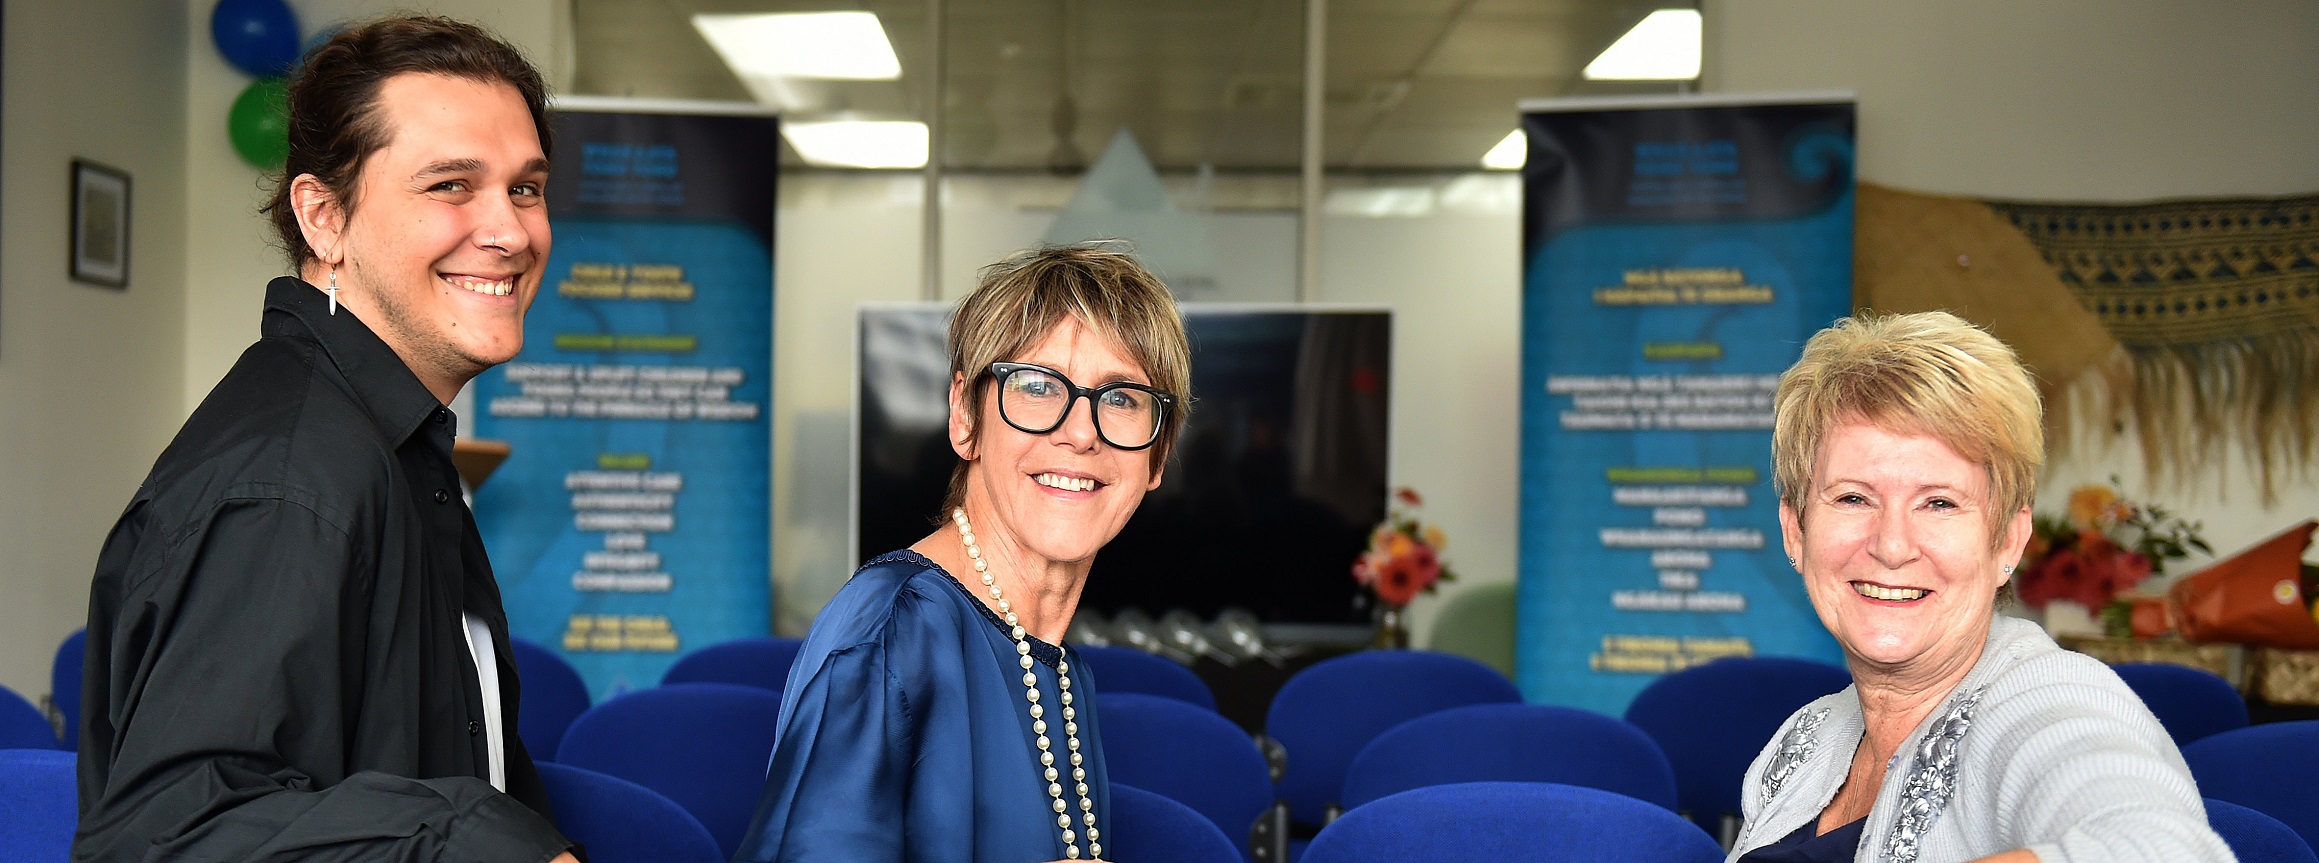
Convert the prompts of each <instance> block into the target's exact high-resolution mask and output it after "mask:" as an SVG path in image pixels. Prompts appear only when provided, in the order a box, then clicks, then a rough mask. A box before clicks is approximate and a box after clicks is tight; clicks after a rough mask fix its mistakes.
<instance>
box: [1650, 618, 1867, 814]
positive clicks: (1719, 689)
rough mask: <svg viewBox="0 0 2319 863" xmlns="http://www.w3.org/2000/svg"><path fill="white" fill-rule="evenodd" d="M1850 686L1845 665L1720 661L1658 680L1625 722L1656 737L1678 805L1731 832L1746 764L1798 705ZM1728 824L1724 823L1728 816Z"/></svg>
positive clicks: (1747, 659)
mask: <svg viewBox="0 0 2319 863" xmlns="http://www.w3.org/2000/svg"><path fill="white" fill-rule="evenodd" d="M1850 685H1852V674H1851V672H1848V671H1845V670H1844V669H1843V667H1841V666H1836V665H1830V664H1828V663H1825V662H1814V661H1811V660H1808V659H1789V658H1785V657H1772V656H1758V657H1733V658H1729V659H1718V660H1716V661H1714V662H1710V663H1707V664H1705V665H1697V666H1692V667H1690V668H1686V669H1683V670H1682V671H1678V672H1675V673H1673V674H1669V675H1666V676H1663V677H1660V678H1659V679H1657V680H1654V681H1651V684H1650V685H1649V686H1646V687H1644V688H1643V691H1642V692H1641V693H1640V694H1638V695H1636V696H1635V700H1634V701H1633V702H1632V703H1630V704H1628V705H1627V712H1626V720H1627V721H1628V722H1632V723H1634V725H1635V727H1637V728H1640V729H1642V730H1643V733H1644V734H1648V735H1650V736H1651V739H1652V740H1655V741H1658V743H1659V751H1661V752H1664V753H1666V754H1667V763H1668V764H1669V765H1670V766H1672V767H1674V768H1675V807H1676V809H1677V811H1681V812H1685V813H1688V814H1689V815H1690V816H1691V819H1692V820H1693V821H1696V822H1698V823H1699V825H1700V826H1702V827H1706V828H1707V829H1709V830H1714V831H1718V832H1719V833H1728V832H1730V831H1733V830H1736V828H1737V826H1738V820H1737V819H1738V818H1739V785H1740V783H1741V782H1742V781H1744V778H1745V777H1746V775H1747V765H1748V764H1749V763H1751V762H1753V761H1754V760H1755V756H1756V754H1757V753H1759V752H1762V751H1763V747H1764V744H1767V743H1770V742H1771V738H1772V735H1774V734H1777V733H1779V727H1780V723H1782V722H1786V721H1787V719H1788V716H1790V715H1792V714H1794V713H1795V712H1796V708H1799V707H1802V706H1804V705H1806V704H1809V703H1811V701H1812V699H1815V698H1818V697H1820V696H1822V695H1826V694H1828V693H1831V692H1835V691H1838V690H1841V689H1843V688H1844V687H1847V686H1850ZM1727 820H1728V821H1729V823H1728V824H1726V823H1725V822H1726V821H1727Z"/></svg>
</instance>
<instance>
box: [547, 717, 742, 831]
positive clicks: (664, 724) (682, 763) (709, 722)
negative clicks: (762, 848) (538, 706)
mask: <svg viewBox="0 0 2319 863" xmlns="http://www.w3.org/2000/svg"><path fill="white" fill-rule="evenodd" d="M780 718H781V696H779V695H776V694H774V693H771V692H766V691H765V690H762V689H758V688H756V687H754V686H739V685H735V684H730V683H679V684H675V685H672V686H659V687H654V688H651V689H641V690H637V691H635V692H631V693H628V694H627V695H623V696H620V697H618V698H614V699H612V700H610V701H606V702H604V703H602V704H599V705H596V706H595V707H591V708H589V709H588V712H586V713H582V714H580V718H579V719H576V720H573V721H572V727H571V728H570V729H569V730H567V731H565V732H564V743H563V746H562V747H561V748H559V749H557V750H556V761H557V762H559V763H563V764H569V765H571V766H573V767H578V768H581V769H584V770H593V771H596V772H598V773H605V774H610V775H612V776H618V777H620V778H622V779H626V780H628V781H630V782H634V783H636V784H638V785H642V786H644V787H646V788H650V789H652V790H654V791H657V792H659V793H660V794H661V795H662V796H664V797H667V798H668V799H670V800H673V801H676V805H678V806H682V807H684V810H685V811H686V812H690V813H692V815H693V817H694V818H698V819H700V822H701V826H702V827H706V828H708V831H709V835H710V836H711V837H713V838H715V839H716V840H717V847H718V848H719V849H721V850H722V852H723V853H724V855H725V856H726V857H727V858H730V857H732V855H733V852H734V850H735V849H736V848H738V847H739V846H740V843H741V834H742V833H743V832H744V831H746V830H748V828H749V816H750V815H752V814H754V813H755V811H756V808H757V795H758V794H759V793H761V792H763V791H764V788H765V765H766V763H767V762H769V761H771V760H772V757H773V735H774V731H775V723H777V722H779V721H780Z"/></svg>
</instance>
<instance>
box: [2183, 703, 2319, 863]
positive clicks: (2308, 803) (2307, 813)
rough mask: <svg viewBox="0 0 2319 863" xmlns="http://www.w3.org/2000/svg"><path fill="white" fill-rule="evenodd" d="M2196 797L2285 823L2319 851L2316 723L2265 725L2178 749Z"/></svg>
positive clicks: (2318, 728)
mask: <svg viewBox="0 0 2319 863" xmlns="http://www.w3.org/2000/svg"><path fill="white" fill-rule="evenodd" d="M2182 760H2183V761H2184V762H2186V763H2188V764H2189V765H2190V775H2191V776H2192V777H2194V778H2196V779H2197V780H2198V793H2200V794H2204V795H2206V796H2208V797H2211V798H2214V799H2216V800H2223V801H2228V802H2231V803H2236V804H2238V805H2240V806H2244V807H2246V808H2248V809H2253V810H2255V811H2257V812H2261V813H2263V814H2265V815H2268V816H2271V817H2272V818H2276V819H2278V820H2279V821H2281V822H2284V823H2285V824H2286V825H2287V826H2288V827H2290V828H2293V829H2294V831H2295V833H2296V834H2298V835H2300V836H2302V837H2303V842H2304V844H2306V845H2311V846H2313V847H2319V781H2315V780H2314V777H2319V720H2303V721H2299V722H2270V723H2265V724H2262V725H2250V726H2247V727H2245V728H2241V729H2238V730H2236V731H2225V732H2222V733H2220V734H2215V735H2212V736H2209V737H2207V738H2205V739H2203V740H2199V741H2198V742H2196V743H2192V744H2190V745H2188V746H2185V747H2182Z"/></svg>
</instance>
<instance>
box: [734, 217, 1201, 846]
mask: <svg viewBox="0 0 2319 863" xmlns="http://www.w3.org/2000/svg"><path fill="white" fill-rule="evenodd" d="M1190 366H1191V350H1190V346H1189V344H1188V343H1187V341H1186V339H1185V337H1184V329H1183V321H1182V319H1181V318H1180V317H1179V316H1178V314H1177V311H1176V306H1175V301H1174V299H1173V298H1172V297H1171V296H1170V295H1169V293H1168V290H1167V287H1166V286H1165V285H1162V284H1161V283H1160V281H1159V279H1157V278H1156V277H1154V276H1152V275H1151V273H1149V272H1147V271H1145V270H1144V269H1143V268H1142V267H1141V266H1139V265H1137V264H1136V262H1135V261H1134V260H1133V259H1132V258H1129V257H1128V256H1126V255H1124V254H1121V253H1118V252H1114V251H1110V250H1106V249H1102V248H1096V247H1088V246H1074V247H1067V248H1056V249H1045V250H1041V251H1038V252H1031V253H1024V254H1021V255H1017V256H1015V257H1012V258H1009V259H1008V260H1006V261H1003V262H1001V263H999V264H997V265H994V266H992V267H990V268H988V269H986V270H984V271H983V276H982V282H981V284H980V286H978V287H977V288H976V289H975V291H974V293H973V294H971V295H969V296H968V297H967V298H966V300H965V301H964V302H963V303H961V304H960V305H959V308H958V311H957V313H956V314H955V315H953V316H952V319H951V323H950V371H951V384H950V423H949V433H950V443H951V447H952V449H953V450H955V451H956V452H957V453H958V456H959V464H958V467H957V469H956V470H955V471H953V473H952V475H951V481H950V492H949V496H948V500H947V501H945V503H944V505H943V508H942V512H941V514H940V516H939V518H938V524H939V527H937V528H936V529H935V531H934V532H933V533H932V534H931V535H929V536H927V537H926V538H925V539H922V540H920V541H918V542H917V543H916V544H914V545H912V546H911V547H910V548H908V549H905V550H902V551H897V552H893V553H890V554H885V555H881V556H879V557H877V558H874V559H872V560H871V561H869V562H868V563H866V564H864V565H863V566H862V568H861V570H860V571H858V572H856V573H855V574H854V577H853V578H852V580H850V581H848V582H847V583H846V586H845V587H844V588H843V589H842V590H840V591H839V592H838V594H837V596H836V597H835V598H833V599H831V600H830V603H829V604H828V605H827V606H824V607H823V608H822V611H821V613H820V614H819V615H818V616H817V617H816V618H815V620H814V624H813V630H812V632H810V633H809V634H807V636H806V639H805V645H804V647H803V648H802V649H801V650H800V651H799V654H798V658H797V662H796V664H795V665H794V666H793V667H792V670H791V673H790V678H789V680H790V682H789V687H788V691H787V692H785V693H784V694H783V698H784V700H783V703H782V709H781V729H780V733H779V736H778V738H777V741H776V743H775V745H774V750H773V759H772V764H771V766H770V769H769V771H768V773H767V776H766V779H765V791H764V796H763V798H762V799H761V800H760V801H759V803H758V810H757V816H756V818H755V820H754V822H753V823H752V824H751V826H750V830H749V836H748V838H747V839H746V840H745V841H744V842H743V843H742V848H741V853H740V855H739V856H738V857H737V858H736V859H738V860H743V861H776V860H781V861H789V860H848V861H958V863H966V861H977V863H1034V861H1045V860H1058V859H1081V860H1084V859H1097V858H1100V859H1112V855H1113V849H1112V848H1111V839H1112V837H1111V836H1110V835H1109V831H1110V828H1111V820H1110V819H1111V813H1110V794H1109V787H1108V784H1107V782H1106V776H1105V772H1104V769H1103V757H1102V746H1101V744H1100V742H1099V738H1100V735H1099V732H1098V721H1097V717H1096V716H1095V712H1094V708H1095V704H1094V701H1095V699H1094V691H1095V681H1094V680H1093V679H1091V676H1090V675H1089V673H1088V671H1087V669H1085V668H1083V667H1081V666H1080V665H1079V664H1078V662H1077V661H1076V660H1077V658H1078V655H1077V653H1076V652H1075V651H1073V650H1071V649H1070V648H1069V647H1068V646H1066V645H1064V644H1063V643H1062V638H1063V633H1064V632H1065V631H1066V630H1068V629H1069V628H1070V625H1071V617H1072V615H1073V613H1074V612H1075V611H1076V610H1077V608H1078V604H1079V594H1080V590H1081V589H1082V588H1083V587H1084V586H1085V585H1086V581H1087V573H1088V570H1089V569H1090V568H1091V567H1092V566H1093V564H1094V561H1095V554H1096V552H1097V551H1098V550H1100V549H1101V548H1102V547H1103V546H1104V544H1106V543H1108V542H1110V541H1111V539H1112V537H1114V536H1116V535H1118V533H1119V531H1120V528H1122V527H1124V526H1125V525H1126V524H1127V519H1128V517H1129V516H1131V515H1133V514H1134V513H1135V509H1136V507H1137V505H1139V504H1140V503H1141V502H1142V501H1143V496H1144V495H1145V494H1146V493H1147V492H1150V491H1151V490H1152V489H1155V488H1158V487H1159V483H1160V474H1161V469H1162V468H1163V467H1164V466H1165V465H1166V463H1167V457H1168V451H1169V449H1170V448H1172V447H1173V446H1174V444H1175V440H1176V438H1177V436H1178V435H1179V433H1180V432H1181V430H1182V428H1183V422H1184V415H1185V413H1186V408H1187V407H1188V405H1189V395H1188V393H1187V392H1186V391H1187V389H1188V387H1189V384H1190V376H1191V371H1190ZM994 415H995V417H996V418H997V419H998V420H999V421H998V422H989V421H988V420H989V419H990V418H992V417H993V416H994ZM1131 841H1132V840H1131ZM1127 851H1128V854H1129V856H1130V857H1131V859H1132V855H1133V852H1134V849H1133V848H1132V847H1129V848H1128V849H1127Z"/></svg>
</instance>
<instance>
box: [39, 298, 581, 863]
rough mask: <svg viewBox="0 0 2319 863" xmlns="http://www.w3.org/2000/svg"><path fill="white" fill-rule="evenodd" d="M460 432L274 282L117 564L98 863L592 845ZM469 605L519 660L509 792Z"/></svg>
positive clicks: (510, 855)
mask: <svg viewBox="0 0 2319 863" xmlns="http://www.w3.org/2000/svg"><path fill="white" fill-rule="evenodd" d="M430 420H432V421H430ZM456 428H457V423H456V422H455V420H454V418H453V417H452V415H451V412H450V411H449V410H448V409H447V408H445V407H443V405H442V404H441V403H440V402H438V401H437V400H436V399H435V397H434V395H433V394H431V393H429V392H428V391H427V389H426V387H425V386H423V385H421V384H420V382H419V380H418V378H417V376H415V375H413V374H412V373H411V370H410V368H409V367H408V366H406V365H404V364H403V362H402V359H401V358H400V357H399V356H397V355H396V354H395V353H394V351H393V350H392V349H391V348H389V347H388V346H387V344H386V343H385V342H383V341H381V340H380V339H379V338H378V336H377V335H375V334H374V333H373V332H372V331H371V330H370V328H368V327H366V326H364V324H363V322H362V321H360V320H358V319H356V317H355V316H354V315H353V314H352V313H350V312H349V311H347V310H346V309H343V308H342V309H340V310H339V311H338V314H336V315H332V314H329V313H327V312H326V311H325V300H324V297H323V295H322V293H321V292H320V291H317V290H315V289H314V288H313V287H312V286H310V285H307V284H306V283H304V282H301V281H299V280H297V279H291V278H282V279H276V280H274V282H273V283H272V284H270V285H268V286H267V288H266V309H265V317H264V319H263V326H262V337H261V338H260V339H259V341H258V343H257V344H255V345H252V346H251V347H250V349H249V350H248V351H246V352H244V353H243V354H242V357H241V359H240V361H239V362H237V363H235V364H234V367H233V370H232V371H230V372H228V373H227V374H226V376H225V378H224V380H222V381H220V382H219V383H218V385H217V388H216V389H214V390H212V391H211V392H210V394H209V397H208V398H206V399H204V400H203V401H202V403H201V406H200V407H199V408H197V409H195V410H194V412H193V416H192V417H191V418H190V419H188V420H187V421H186V423H185V427H184V429H183V430H181V431H179V432H178V435H177V438H176V439H175V440H174V441H172V442H171V443H170V445H169V448H168V449H167V450H165V451H163V452H162V454H161V457H160V459H159V460H158V461H156V462H155V463H154V465H153V471H152V473H151V474H150V475H148V476H147V478H146V480H145V483H144V485H143V487H141V488H139V489H138V491H137V496H136V498H135V499H134V500H132V501H130V503H129V506H128V509H127V510H126V511H124V512H123V513H122V514H121V519H120V521H119V522H118V523H117V524H116V525H115V526H114V528H113V532H112V534H111V536H109V537H108V538H107V539H106V541H105V546H104V550H103V552H102V554H101V555H100V557H99V558H98V562H97V573H96V581H95V584H94V586H93V588H92V590H91V596H90V601H89V628H88V633H89V635H88V651H89V652H88V661H87V670H86V673H85V676H84V696H83V709H82V719H81V749H80V830H79V834H78V836H77V837H76V839H75V841H74V844H73V859H74V860H76V861H129V860H145V859H156V858H158V859H171V860H176V859H187V860H221V861H222V860H235V861H273V860H280V861H289V860H300V861H356V860H434V859H444V860H461V861H467V860H482V861H507V863H539V861H546V860H548V859H549V858H551V857H554V856H555V855H556V854H557V853H559V852H561V851H562V850H564V849H565V848H567V847H569V846H570V844H571V843H569V842H567V841H565V839H564V838H563V837H562V836H561V835H560V834H558V833H557V832H556V829H555V827H554V826H553V825H552V823H551V820H550V818H549V813H548V805H547V795H546V793H545V791H544V789H543V788H542V787H541V785H540V780H539V774H538V772H537V771H536V770H535V769H534V768H533V767H532V762H531V758H530V756H529V755H528V754H526V753H525V751H524V749H523V744H522V742H521V741H520V740H519V739H517V737H516V736H515V734H514V733H513V732H514V729H515V728H516V727H517V716H516V713H517V706H518V704H519V701H520V699H519V696H518V692H519V690H518V683H517V680H516V671H515V668H514V665H513V663H512V661H511V657H512V656H513V653H512V652H511V651H510V650H509V648H508V642H507V616H506V613H505V612H504V611H503V610H502V608H501V607H500V601H499V588H498V585H497V584H496V583H495V582H494V581H493V580H492V576H491V564H490V561H489V560H487V559H485V557H484V553H483V544H482V541H481V540H480V539H479V538H478V537H477V535H476V531H475V522H474V518H473V516H472V515H471V514H470V513H469V512H468V510H467V506H466V504H465V502H464V501H462V500H461V499H460V497H459V495H458V494H457V493H456V492H455V490H456V489H457V488H458V487H459V486H458V482H459V480H458V474H457V472H456V471H455V470H454V469H453V467H452V464H451V443H452V438H453V434H454V431H455V430H456ZM463 614H464V615H473V616H475V618H476V619H478V620H482V621H484V623H485V624H486V626H487V627H488V628H489V629H490V631H491V640H492V646H493V653H494V654H495V655H496V657H497V659H498V662H497V665H498V676H499V682H500V686H499V689H500V692H499V698H500V705H501V706H502V710H503V713H504V716H503V719H504V722H503V725H502V727H504V728H506V729H508V730H509V733H508V734H507V735H506V741H505V755H506V762H507V763H506V781H507V791H508V793H506V794H501V793H499V792H497V791H495V790H493V788H492V787H491V784H490V783H489V781H488V777H489V776H490V768H489V757H490V756H489V748H488V747H489V743H488V741H487V740H485V739H484V737H483V736H482V735H479V734H476V733H474V732H473V730H472V729H477V728H480V727H482V722H481V720H482V718H483V698H482V693H481V690H480V689H479V688H478V684H477V676H476V673H475V668H474V662H473V659H472V656H471V654H470V652H469V649H468V645H467V631H466V626H465V624H464V621H463V618H462V615H463Z"/></svg>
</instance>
